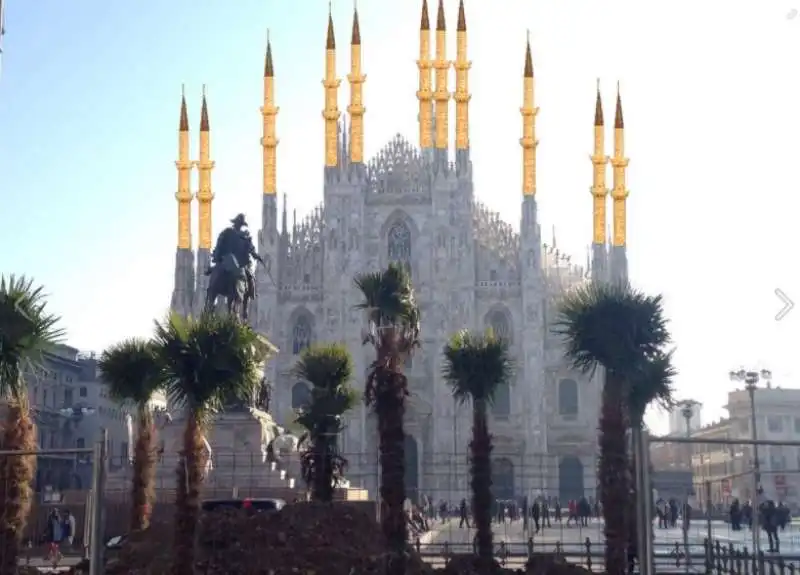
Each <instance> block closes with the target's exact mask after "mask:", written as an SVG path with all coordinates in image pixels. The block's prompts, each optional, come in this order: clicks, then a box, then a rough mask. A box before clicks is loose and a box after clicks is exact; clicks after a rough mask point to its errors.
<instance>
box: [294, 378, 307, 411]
mask: <svg viewBox="0 0 800 575" xmlns="http://www.w3.org/2000/svg"><path fill="white" fill-rule="evenodd" d="M310 400H311V390H309V389H308V386H307V385H306V384H305V383H302V382H298V383H295V384H294V385H293V386H292V409H302V408H304V407H305V406H307V405H308V402H309V401H310Z"/></svg>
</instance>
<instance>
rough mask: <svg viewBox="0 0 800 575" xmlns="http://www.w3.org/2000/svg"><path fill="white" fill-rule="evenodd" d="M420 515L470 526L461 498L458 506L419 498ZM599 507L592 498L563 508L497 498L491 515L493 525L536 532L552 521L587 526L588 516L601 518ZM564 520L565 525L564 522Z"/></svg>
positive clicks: (544, 500) (549, 500) (543, 501)
mask: <svg viewBox="0 0 800 575" xmlns="http://www.w3.org/2000/svg"><path fill="white" fill-rule="evenodd" d="M420 507H421V511H422V515H424V516H425V517H427V518H430V519H432V520H439V521H440V522H441V523H444V522H445V521H447V520H448V519H451V518H453V519H454V518H458V526H459V527H460V528H463V527H466V528H469V527H470V526H471V525H470V523H471V521H470V520H471V517H472V510H471V509H470V507H471V506H470V502H469V501H468V500H467V499H466V498H464V499H461V501H460V502H459V503H458V504H457V505H451V504H450V503H449V502H447V501H445V500H440V501H439V503H438V505H434V503H433V501H432V499H431V498H429V497H426V496H424V495H423V496H422V498H421V503H420ZM600 513H601V511H600V504H599V502H597V501H595V500H594V499H593V498H586V497H580V498H578V499H571V500H569V501H568V502H567V504H566V505H563V504H562V503H561V501H560V500H559V499H558V498H554V497H544V496H539V497H536V498H534V499H533V500H529V499H528V498H527V497H522V498H521V499H520V500H514V499H496V500H495V501H494V503H493V509H492V516H493V518H494V521H495V522H496V523H500V524H502V523H506V522H508V521H519V520H522V521H523V522H524V523H525V528H526V529H528V526H529V524H530V523H533V530H534V532H535V533H539V532H540V531H541V530H543V529H544V528H545V527H552V523H553V522H557V523H559V524H560V525H563V526H566V527H569V526H571V525H576V526H580V527H586V526H588V525H589V519H590V518H591V517H596V518H599V517H600ZM565 520H566V523H564V522H565Z"/></svg>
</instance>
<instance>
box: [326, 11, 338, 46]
mask: <svg viewBox="0 0 800 575" xmlns="http://www.w3.org/2000/svg"><path fill="white" fill-rule="evenodd" d="M325 48H326V49H327V50H336V38H335V36H334V35H333V15H332V14H331V11H330V8H329V9H328V41H327V43H326V45H325Z"/></svg>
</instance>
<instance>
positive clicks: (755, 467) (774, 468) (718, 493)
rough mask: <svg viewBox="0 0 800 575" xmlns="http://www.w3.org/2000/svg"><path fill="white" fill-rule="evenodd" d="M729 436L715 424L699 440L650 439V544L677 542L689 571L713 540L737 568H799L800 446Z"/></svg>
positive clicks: (795, 443) (688, 438)
mask: <svg viewBox="0 0 800 575" xmlns="http://www.w3.org/2000/svg"><path fill="white" fill-rule="evenodd" d="M698 435H700V436H699V437H698ZM730 435H734V434H732V433H731V430H728V429H716V428H714V427H713V426H712V427H710V428H707V429H705V430H703V431H701V432H700V433H697V432H695V436H694V437H662V438H655V439H652V440H650V439H646V440H645V445H646V450H647V451H646V453H647V458H646V459H647V460H648V471H647V473H646V474H647V475H648V477H649V479H650V482H649V483H650V484H651V486H652V488H653V492H652V499H651V501H650V502H649V504H650V510H649V511H650V514H651V515H650V516H651V518H653V520H654V521H653V524H654V527H653V532H652V537H651V539H652V540H653V541H655V542H656V543H658V542H659V541H662V540H664V539H669V538H672V539H675V544H676V546H677V547H676V548H677V549H678V553H679V554H681V555H684V556H685V557H686V558H687V561H686V567H687V570H688V568H689V567H690V566H691V564H692V558H693V557H694V556H695V555H696V553H697V550H698V549H701V548H702V541H704V540H706V539H707V540H711V541H715V542H719V543H720V544H721V553H722V557H723V559H724V560H723V559H720V561H722V562H723V563H725V561H727V563H726V564H727V565H728V567H729V568H731V569H733V568H734V567H732V566H734V565H735V564H736V563H737V561H738V562H741V563H742V564H743V565H744V567H743V568H747V565H751V566H752V565H753V564H755V565H756V567H758V569H759V570H758V571H757V572H759V573H767V572H772V571H771V570H775V569H787V570H790V571H789V572H793V570H800V525H798V524H797V523H796V522H794V521H793V520H792V516H793V515H797V513H798V511H800V498H799V497H798V495H800V442H797V441H780V440H777V441H773V440H767V441H764V440H752V439H730ZM718 555H719V554H718ZM754 572H756V571H754Z"/></svg>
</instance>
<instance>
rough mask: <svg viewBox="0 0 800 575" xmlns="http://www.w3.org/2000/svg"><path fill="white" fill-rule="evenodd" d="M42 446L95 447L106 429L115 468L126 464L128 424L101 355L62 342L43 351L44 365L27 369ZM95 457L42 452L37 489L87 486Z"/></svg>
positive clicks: (111, 461)
mask: <svg viewBox="0 0 800 575" xmlns="http://www.w3.org/2000/svg"><path fill="white" fill-rule="evenodd" d="M25 379H26V381H27V384H28V398H29V400H30V404H31V412H32V413H33V418H34V421H35V423H36V428H37V432H38V443H39V448H40V449H42V450H43V451H45V452H46V451H47V450H48V449H71V448H83V447H91V446H92V445H94V443H95V442H97V441H99V440H100V439H101V437H102V433H103V429H107V430H108V435H109V455H110V464H111V465H112V466H117V465H123V464H124V462H127V460H128V457H127V454H128V451H129V447H128V446H129V439H128V425H127V421H126V414H125V412H124V410H123V409H122V407H121V406H120V405H118V404H117V403H115V402H114V401H112V400H111V399H110V398H109V397H108V390H107V387H106V386H105V385H104V384H103V383H102V381H101V380H100V377H99V374H98V369H97V358H96V357H95V355H94V354H82V353H80V352H79V351H78V350H77V349H75V348H73V347H69V346H66V345H59V346H57V347H56V348H54V349H53V350H52V351H50V352H46V353H45V354H44V361H43V362H42V365H41V367H39V368H37V369H35V370H28V371H27V372H26V373H25ZM91 467H92V466H91V458H89V457H85V456H76V455H74V454H63V455H55V454H47V453H44V454H42V455H41V456H39V460H38V464H37V472H36V489H37V491H48V490H52V491H61V490H66V489H87V488H88V487H89V485H90V481H91Z"/></svg>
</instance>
